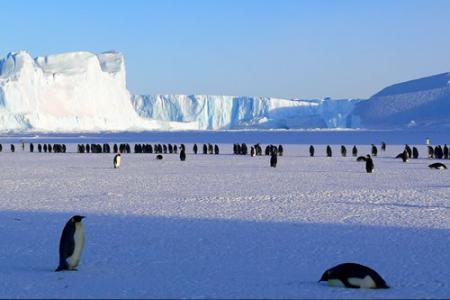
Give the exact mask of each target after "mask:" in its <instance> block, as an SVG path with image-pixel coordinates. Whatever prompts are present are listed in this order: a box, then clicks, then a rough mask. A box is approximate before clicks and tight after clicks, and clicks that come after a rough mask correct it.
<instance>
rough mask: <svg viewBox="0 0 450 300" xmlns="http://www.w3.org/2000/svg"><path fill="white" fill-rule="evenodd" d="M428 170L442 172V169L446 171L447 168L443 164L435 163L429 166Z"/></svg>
mask: <svg viewBox="0 0 450 300" xmlns="http://www.w3.org/2000/svg"><path fill="white" fill-rule="evenodd" d="M428 168H430V169H436V170H444V169H447V166H446V165H444V164H443V163H440V162H437V163H434V164H431V165H429V166H428Z"/></svg>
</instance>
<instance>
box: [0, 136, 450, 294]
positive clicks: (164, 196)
mask: <svg viewBox="0 0 450 300" xmlns="http://www.w3.org/2000/svg"><path fill="white" fill-rule="evenodd" d="M238 137H239V136H236V141H235V142H244V140H239V138H238ZM69 140H70V139H68V141H69ZM9 141H10V140H7V139H5V138H3V139H1V142H2V144H3V152H1V153H0V166H1V172H0V197H1V201H0V217H1V220H2V222H1V223H0V234H1V237H2V247H0V266H1V268H0V297H1V298H24V297H25V298H99V297H101V298H125V297H126V298H155V297H158V298H448V297H449V296H450V281H449V278H450V268H449V266H450V256H449V248H450V171H448V170H446V171H436V170H430V169H429V168H428V167H427V166H428V164H430V163H431V161H432V160H429V159H427V158H425V157H426V155H425V153H426V149H425V146H424V145H423V143H422V144H421V145H418V148H419V151H420V157H421V158H420V159H418V160H411V161H410V162H408V163H402V162H401V161H400V160H395V159H394V158H393V157H394V156H395V155H396V154H397V153H399V152H400V151H401V150H402V149H403V145H401V144H402V143H401V142H400V143H398V144H397V145H392V144H389V143H388V146H387V151H386V152H381V151H379V156H378V157H376V158H374V162H375V168H376V169H375V173H373V174H367V173H365V170H364V164H363V163H358V162H356V161H355V158H353V157H341V156H340V152H339V149H340V143H338V142H334V145H332V147H333V150H334V153H333V154H334V157H332V158H326V157H325V146H324V145H323V144H326V143H328V142H330V141H329V140H326V139H325V140H323V141H322V142H320V143H317V144H321V145H318V146H317V147H316V155H317V157H314V158H311V157H309V154H308V147H309V143H308V144H306V142H305V143H303V142H302V141H299V142H298V143H297V144H295V143H289V144H285V155H284V156H282V157H279V160H278V166H277V168H275V169H274V168H270V167H269V158H268V157H266V156H262V157H256V158H252V157H250V156H245V157H243V156H235V155H232V154H231V153H232V144H230V143H227V144H220V145H219V146H220V150H221V154H220V155H202V154H198V155H193V154H192V144H191V143H189V144H186V146H187V160H186V161H185V162H181V161H180V160H179V159H178V156H177V155H164V159H163V160H162V161H157V160H155V159H154V157H155V155H154V154H123V158H122V166H121V168H120V169H113V163H112V159H113V156H114V154H112V153H111V154H78V153H75V149H76V144H68V149H69V151H70V153H65V154H55V153H36V152H35V153H29V152H28V148H27V149H26V151H22V148H21V147H20V146H19V144H16V152H15V153H11V152H10V150H9V145H8V144H6V143H8V142H9ZM148 142H150V143H152V144H154V143H157V142H159V141H158V140H149V141H148ZM173 142H176V141H173ZM211 142H212V143H214V140H211ZM373 142H374V143H377V144H378V145H379V140H374V141H373ZM35 143H38V140H36V141H35ZM361 143H364V145H359V150H360V152H359V153H360V154H367V153H369V151H370V145H368V144H367V143H366V142H361ZM442 143H443V142H442ZM264 146H265V145H264ZM347 146H348V153H350V152H351V151H350V146H353V144H351V145H350V144H347ZM411 146H412V145H411ZM132 148H133V147H132ZM74 214H82V215H85V216H87V218H86V219H85V221H84V223H85V228H86V244H85V249H84V253H83V255H82V258H81V263H80V266H79V271H78V272H58V273H56V272H53V271H54V269H55V268H56V266H57V263H58V243H59V238H60V234H61V231H62V228H63V226H64V224H65V223H66V221H67V220H68V219H69V218H70V217H71V216H72V215H74ZM342 262H358V263H361V264H364V265H367V266H370V267H372V268H373V269H375V270H376V271H378V272H379V273H380V274H381V275H382V276H383V277H384V279H385V280H386V282H387V283H388V285H390V286H391V289H388V290H352V289H343V288H330V287H327V286H326V285H323V284H320V283H318V282H317V281H318V280H319V278H320V276H321V275H322V273H323V271H324V270H326V269H327V268H330V267H332V266H334V265H336V264H339V263H342Z"/></svg>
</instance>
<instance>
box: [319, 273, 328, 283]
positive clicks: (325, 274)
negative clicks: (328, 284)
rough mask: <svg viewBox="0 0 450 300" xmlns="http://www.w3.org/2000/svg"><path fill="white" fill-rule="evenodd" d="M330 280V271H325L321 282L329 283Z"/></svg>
mask: <svg viewBox="0 0 450 300" xmlns="http://www.w3.org/2000/svg"><path fill="white" fill-rule="evenodd" d="M328 279H330V271H325V273H323V274H322V277H320V280H319V281H328Z"/></svg>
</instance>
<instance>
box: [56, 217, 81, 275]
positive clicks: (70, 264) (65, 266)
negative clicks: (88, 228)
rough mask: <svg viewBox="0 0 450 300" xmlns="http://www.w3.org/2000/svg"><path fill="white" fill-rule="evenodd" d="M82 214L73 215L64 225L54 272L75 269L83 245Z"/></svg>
mask: <svg viewBox="0 0 450 300" xmlns="http://www.w3.org/2000/svg"><path fill="white" fill-rule="evenodd" d="M84 218H85V217H84V216H78V215H76V216H73V217H72V218H70V220H69V221H68V222H67V223H66V225H65V226H64V229H63V232H62V234H61V239H60V241H59V265H58V268H56V270H55V272H59V271H63V270H71V271H76V270H77V269H76V267H77V266H78V264H79V263H80V258H81V253H82V252H83V247H84V226H83V222H82V219H84Z"/></svg>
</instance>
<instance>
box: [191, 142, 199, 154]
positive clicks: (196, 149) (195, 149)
mask: <svg viewBox="0 0 450 300" xmlns="http://www.w3.org/2000/svg"><path fill="white" fill-rule="evenodd" d="M192 150H193V151H194V154H197V151H198V147H197V144H194V147H192Z"/></svg>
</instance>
